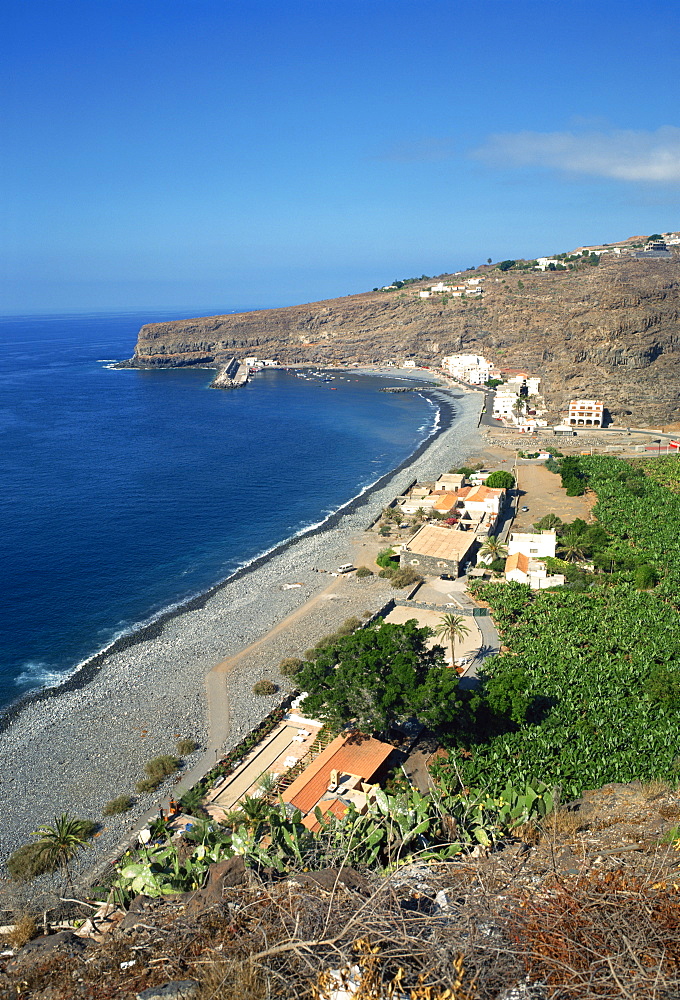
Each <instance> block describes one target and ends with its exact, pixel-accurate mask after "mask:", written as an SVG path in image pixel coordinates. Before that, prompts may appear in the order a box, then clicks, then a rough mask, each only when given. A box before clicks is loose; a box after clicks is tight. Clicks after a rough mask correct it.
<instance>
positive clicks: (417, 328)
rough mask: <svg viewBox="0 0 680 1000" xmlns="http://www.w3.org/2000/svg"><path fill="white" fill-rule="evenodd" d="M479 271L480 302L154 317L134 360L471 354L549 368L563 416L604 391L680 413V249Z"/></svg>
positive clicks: (371, 296) (657, 415)
mask: <svg viewBox="0 0 680 1000" xmlns="http://www.w3.org/2000/svg"><path fill="white" fill-rule="evenodd" d="M475 274H476V276H478V277H482V278H483V279H484V280H483V282H482V285H481V287H482V288H483V289H484V292H483V295H482V296H481V297H480V298H476V299H471V300H470V299H459V298H451V297H449V298H448V299H447V298H443V297H441V296H437V297H432V298H429V299H421V298H420V297H418V291H419V290H420V289H421V288H425V287H427V285H428V284H431V282H419V283H417V284H413V285H408V286H407V287H405V288H403V289H400V290H399V289H397V290H393V291H387V292H368V293H364V294H360V295H350V296H347V297H345V298H340V299H329V300H327V301H324V302H314V303H311V304H308V305H300V306H292V307H289V308H285V309H268V310H263V311H260V312H250V313H239V314H233V315H226V316H213V317H210V318H204V319H188V320H184V321H180V322H173V323H151V324H148V325H146V326H144V327H142V329H141V330H140V333H139V339H138V341H137V346H136V348H135V354H134V357H133V358H132V359H131V360H130V361H129V362H128V364H129V365H132V366H135V367H159V366H165V367H167V366H178V365H196V364H203V365H213V364H215V363H218V364H219V363H221V362H222V361H224V360H226V359H227V358H228V357H231V356H236V357H237V358H243V357H245V356H247V355H257V356H259V357H273V358H278V359H280V360H281V361H282V362H283V363H287V364H315V365H316V364H328V363H333V362H340V363H352V362H360V363H369V362H381V361H386V360H400V359H404V358H413V359H415V360H417V361H418V362H420V363H422V364H425V365H432V364H436V363H437V362H438V361H440V360H441V358H442V356H445V355H447V354H453V353H457V352H461V351H462V352H465V353H478V354H484V355H485V356H486V357H487V358H489V359H490V360H492V361H494V362H495V363H496V364H497V365H499V366H501V367H515V368H526V369H529V370H531V371H532V372H533V373H535V374H537V375H540V376H541V377H542V378H543V388H544V395H545V397H546V399H547V401H548V403H549V405H550V406H551V410H552V412H553V413H554V414H556V413H557V412H558V411H559V410H560V409H563V408H564V407H565V406H566V405H567V404H568V402H569V400H570V399H574V398H579V397H584V398H597V399H603V400H604V403H605V406H606V407H607V408H608V409H609V411H610V412H611V414H612V416H613V418H614V420H615V421H617V422H622V423H647V424H652V425H660V424H664V423H670V422H672V421H676V420H678V419H680V374H679V369H678V361H679V360H680V353H679V351H680V347H679V343H680V337H679V333H680V327H679V325H678V316H679V315H680V256H679V255H677V254H676V255H674V257H673V259H672V260H670V261H666V260H640V261H635V260H633V259H630V258H623V259H621V258H617V259H607V258H605V257H603V258H602V260H601V263H600V264H599V265H598V266H591V265H590V264H583V265H578V266H577V267H575V268H574V270H567V271H552V272H551V271H546V272H544V273H542V272H536V271H526V272H518V271H508V272H505V273H504V272H501V271H500V270H498V269H497V268H495V267H493V266H491V267H480V268H478V269H477V271H476V272H475ZM468 276H469V275H462V276H460V277H458V278H454V279H452V281H453V282H454V283H455V281H456V280H457V281H460V280H462V279H464V278H465V277H468ZM442 278H444V280H445V276H442ZM445 283H446V282H445Z"/></svg>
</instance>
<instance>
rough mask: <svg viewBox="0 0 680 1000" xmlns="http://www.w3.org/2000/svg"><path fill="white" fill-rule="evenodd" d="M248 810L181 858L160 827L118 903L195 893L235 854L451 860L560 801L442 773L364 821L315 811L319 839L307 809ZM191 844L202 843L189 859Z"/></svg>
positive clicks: (265, 864)
mask: <svg viewBox="0 0 680 1000" xmlns="http://www.w3.org/2000/svg"><path fill="white" fill-rule="evenodd" d="M241 805H242V808H241V809H240V810H239V811H238V813H235V814H234V815H233V817H232V818H231V820H232V822H231V824H230V825H231V827H232V828H231V829H227V828H225V827H224V826H222V827H217V826H216V825H215V824H212V823H203V822H200V823H196V824H195V826H194V828H193V829H192V830H191V831H188V832H187V833H186V835H185V843H184V845H183V846H184V850H182V854H181V856H180V854H179V853H178V848H177V844H176V842H175V841H173V840H172V839H171V838H170V836H169V833H168V831H167V827H165V826H164V825H163V824H160V823H158V824H156V829H155V830H154V834H155V835H156V836H157V837H158V838H159V839H164V840H165V843H161V844H160V845H155V846H153V847H149V848H146V849H145V850H144V852H143V853H141V852H140V853H139V855H138V856H137V858H130V857H128V858H125V859H123V861H122V862H121V863H120V865H119V868H118V877H117V879H116V881H115V883H114V886H115V889H116V896H117V898H121V897H122V898H123V899H132V898H133V897H134V896H136V895H138V894H141V895H144V896H151V897H158V896H163V895H171V894H173V893H177V892H190V891H193V890H195V889H198V888H200V887H201V886H203V885H204V884H205V881H206V876H207V872H208V868H209V867H210V865H211V864H213V863H214V862H217V861H222V860H224V859H226V858H230V857H233V856H234V855H236V854H238V855H240V856H241V857H243V859H244V861H245V863H246V864H247V865H248V867H250V868H253V869H255V870H256V871H257V870H262V869H264V870H269V871H271V870H274V871H275V872H278V873H280V874H285V873H287V872H290V871H291V870H292V871H301V870H302V871H310V870H311V871H315V870H318V869H320V868H328V867H337V866H339V865H349V866H352V867H358V868H360V869H362V868H381V869H384V868H386V867H389V866H394V865H397V864H399V863H400V862H402V861H403V860H405V859H406V858H407V857H408V856H409V855H411V854H413V853H414V852H415V853H416V854H417V856H418V860H419V861H421V862H422V861H427V860H429V859H435V860H442V861H443V860H446V859H447V858H451V857H455V856H456V855H457V854H460V852H461V851H462V850H463V849H464V848H465V847H468V848H470V847H472V846H473V845H477V844H482V845H484V846H492V845H494V844H495V843H497V842H498V841H500V840H502V839H503V838H504V837H506V836H507V835H508V834H510V833H512V831H513V830H516V829H517V828H519V827H522V826H523V825H525V824H527V823H532V822H533V823H536V822H540V821H541V820H542V819H543V818H544V817H545V816H546V815H547V814H548V813H550V811H551V810H552V808H553V805H554V800H553V795H552V791H551V789H549V788H547V787H546V786H545V785H544V784H543V783H541V782H527V783H522V784H521V785H519V786H513V785H511V784H510V783H508V784H507V785H506V786H505V787H504V788H503V790H502V791H501V793H500V794H499V795H497V796H495V797H493V798H492V797H490V796H489V795H487V794H486V793H484V792H482V791H480V790H478V789H466V790H465V792H459V791H454V790H453V789H452V787H451V784H450V781H449V772H448V771H447V769H446V768H442V769H441V770H440V774H439V776H438V777H437V778H436V784H435V788H434V790H433V793H432V794H429V795H421V794H420V793H419V792H418V791H416V790H414V789H404V790H399V791H396V792H395V793H394V794H392V793H390V792H385V791H378V792H377V793H376V794H375V796H374V797H373V798H372V799H371V800H370V801H369V804H368V809H367V811H366V813H365V814H363V815H359V813H357V811H356V810H355V809H354V807H353V806H350V807H349V810H348V812H347V813H346V815H345V816H343V817H342V819H337V818H336V817H334V816H333V815H326V816H324V815H322V813H321V811H320V809H318V808H317V809H316V810H315V816H316V819H317V820H318V822H319V824H320V830H318V831H317V832H315V833H312V832H310V831H309V830H307V829H306V828H305V827H304V826H303V825H302V814H301V813H300V811H299V810H296V811H295V812H294V813H293V814H292V815H291V816H288V815H287V814H286V812H285V810H283V809H281V808H280V807H279V806H270V805H269V804H268V803H267V802H266V801H265V800H264V799H245V800H244V801H243V802H242V804H241ZM452 834H453V836H452ZM186 842H188V844H189V845H190V844H191V843H194V844H195V845H196V846H195V848H194V850H193V852H192V853H190V854H188V856H187V851H186Z"/></svg>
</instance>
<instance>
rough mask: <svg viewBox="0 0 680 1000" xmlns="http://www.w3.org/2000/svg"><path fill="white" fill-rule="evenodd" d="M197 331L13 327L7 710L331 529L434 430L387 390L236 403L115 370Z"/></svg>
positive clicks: (7, 463) (283, 395) (166, 374)
mask: <svg viewBox="0 0 680 1000" xmlns="http://www.w3.org/2000/svg"><path fill="white" fill-rule="evenodd" d="M185 315H197V313H195V312H194V313H190V314H187V313H185ZM179 318H182V317H181V316H180V315H178V314H177V313H173V314H170V313H168V314H162V313H155V314H152V315H149V314H133V313H126V314H117V315H99V314H98V315H76V316H44V317H25V318H4V319H0V343H1V345H2V350H1V351H0V474H1V476H2V488H1V490H0V572H1V574H2V575H1V582H0V599H1V607H2V624H3V629H2V632H3V635H2V640H1V641H0V707H2V706H3V705H7V704H8V703H9V702H11V701H13V700H14V699H16V698H17V697H18V696H19V695H21V694H22V693H24V692H26V691H28V690H30V689H32V688H36V687H41V686H44V685H45V684H54V683H56V682H57V681H58V680H59V679H60V678H63V677H64V676H65V675H66V674H68V673H69V672H70V671H71V670H73V668H74V667H75V666H76V665H77V664H78V663H79V662H81V661H82V660H84V659H85V658H87V657H88V656H90V655H92V654H93V653H95V652H97V651H98V650H100V649H102V648H103V647H104V646H106V645H107V644H108V643H110V642H111V641H112V640H113V639H114V638H116V637H117V636H119V635H120V634H121V633H124V632H126V631H129V630H131V629H133V628H134V627H135V626H136V625H139V624H140V623H142V622H143V621H146V620H148V619H149V618H150V617H152V616H153V615H155V614H158V613H159V612H161V611H163V610H164V609H166V608H168V607H170V606H172V605H173V604H175V603H177V602H180V601H182V600H184V599H186V598H189V597H191V596H193V595H196V594H198V593H201V592H203V591H205V590H207V589H208V588H209V587H211V586H212V585H214V584H215V583H217V582H219V581H220V580H223V579H225V578H226V577H227V576H229V574H230V573H232V572H234V571H235V570H236V569H237V568H238V567H239V566H242V565H243V564H244V563H247V562H248V561H250V560H252V559H253V558H255V557H256V556H258V555H259V554H261V553H263V552H265V551H267V550H269V549H270V548H271V547H272V546H275V545H276V544H277V543H279V542H281V541H283V540H284V539H286V538H289V537H290V536H291V535H294V534H295V533H296V532H299V531H300V530H302V529H304V528H306V527H308V526H310V525H314V524H318V523H319V522H320V521H322V520H323V519H324V518H325V517H326V516H328V514H329V513H332V512H333V511H335V510H337V509H338V507H340V506H341V505H343V504H344V503H346V502H347V501H348V500H350V499H351V498H352V497H354V496H356V495H357V494H358V493H360V492H361V491H362V490H363V489H365V488H366V487H367V486H369V485H370V484H371V483H373V482H374V481H375V480H376V479H378V478H379V477H380V476H381V475H383V474H384V473H385V472H387V471H389V470H390V469H392V468H394V467H395V466H397V465H398V464H399V463H400V462H402V461H403V460H404V459H405V458H407V457H408V455H409V454H411V452H413V450H414V449H415V448H416V446H417V445H418V444H419V443H420V442H421V441H422V440H423V439H424V438H425V437H427V436H428V435H429V434H430V433H431V432H432V430H433V427H434V423H435V420H436V418H437V411H436V408H435V406H434V404H433V403H432V402H430V401H429V400H427V399H426V398H425V397H423V396H420V395H419V394H417V393H404V394H389V393H382V392H378V391H377V390H378V388H379V386H381V385H385V384H386V383H385V381H384V380H383V379H380V378H377V377H368V376H357V375H349V374H348V373H335V374H336V378H335V380H334V381H331V382H326V381H323V379H322V378H316V377H310V378H307V379H302V378H297V377H295V375H293V374H292V373H290V372H284V371H272V372H266V373H262V374H260V375H257V376H255V378H254V379H253V380H252V382H250V383H249V384H248V385H247V386H246V387H244V388H242V389H238V390H235V391H233V392H229V391H218V390H215V389H209V388H208V384H209V382H210V380H211V379H212V377H213V376H214V372H212V371H210V370H206V369H196V370H190V369H178V370H169V371H134V370H114V369H111V368H107V367H106V365H107V364H111V362H112V361H114V360H120V359H122V358H127V357H130V356H131V355H132V351H133V348H134V344H135V340H136V336H137V331H138V330H139V327H140V326H141V325H142V323H145V322H150V321H153V320H164V319H179ZM333 390H335V391H333Z"/></svg>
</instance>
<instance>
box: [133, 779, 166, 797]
mask: <svg viewBox="0 0 680 1000" xmlns="http://www.w3.org/2000/svg"><path fill="white" fill-rule="evenodd" d="M160 783H161V779H160V778H142V779H141V780H140V781H138V782H137V784H136V785H135V791H136V792H139V794H140V795H143V794H144V792H155V791H156V789H157V788H158V786H159V785H160Z"/></svg>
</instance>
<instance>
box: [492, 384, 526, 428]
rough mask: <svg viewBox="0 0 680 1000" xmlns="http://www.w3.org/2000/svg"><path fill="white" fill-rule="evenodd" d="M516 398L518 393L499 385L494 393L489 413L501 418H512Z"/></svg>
mask: <svg viewBox="0 0 680 1000" xmlns="http://www.w3.org/2000/svg"><path fill="white" fill-rule="evenodd" d="M518 399H519V393H516V392H513V391H512V390H510V391H508V390H507V389H506V388H505V386H499V387H498V388H497V389H496V392H495V394H494V398H493V410H492V414H491V415H492V416H493V417H497V418H499V419H501V420H513V419H514V417H515V405H516V403H517V400H518Z"/></svg>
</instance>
